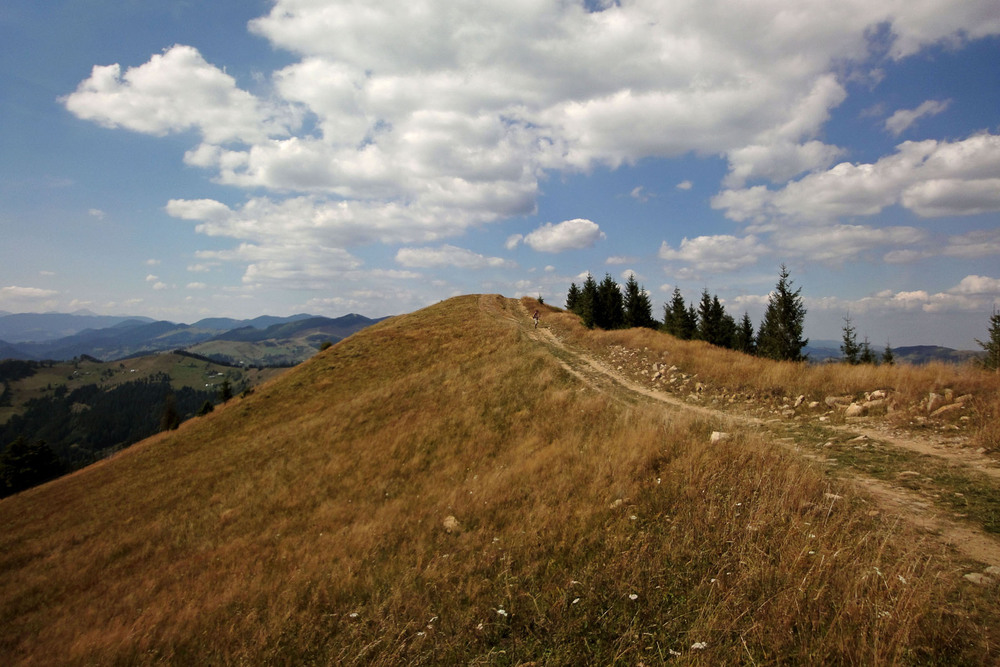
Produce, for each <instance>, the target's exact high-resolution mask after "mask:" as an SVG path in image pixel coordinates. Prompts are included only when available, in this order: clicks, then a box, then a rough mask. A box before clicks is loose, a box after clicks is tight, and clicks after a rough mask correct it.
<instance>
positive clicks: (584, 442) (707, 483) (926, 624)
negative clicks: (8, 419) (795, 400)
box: [0, 295, 997, 665]
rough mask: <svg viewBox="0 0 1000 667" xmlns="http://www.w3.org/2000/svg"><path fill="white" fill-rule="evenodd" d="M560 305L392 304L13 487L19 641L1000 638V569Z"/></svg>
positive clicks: (166, 647) (974, 645)
mask: <svg viewBox="0 0 1000 667" xmlns="http://www.w3.org/2000/svg"><path fill="white" fill-rule="evenodd" d="M530 306H531V308H532V309H533V308H534V307H535V303H534V302H531V303H530ZM541 310H542V311H543V317H542V323H541V326H540V328H539V329H538V330H535V329H534V328H533V327H532V325H531V323H530V319H529V318H528V312H529V311H528V310H527V309H526V308H525V305H524V304H523V303H522V302H520V301H517V300H513V299H506V298H503V297H500V296H497V295H470V296H464V297H457V298H454V299H450V300H448V301H445V302H442V303H439V304H436V305H434V306H431V307H429V308H426V309H424V310H421V311H418V312H416V313H413V314H410V315H406V316H399V317H395V318H390V319H387V320H385V321H382V322H379V323H377V324H375V325H372V326H371V327H368V328H366V329H364V330H363V331H361V332H359V333H357V334H354V335H352V336H350V337H348V338H346V339H344V340H343V341H341V342H339V343H337V344H335V345H334V346H332V347H331V348H329V349H327V350H325V351H323V352H321V353H319V354H317V355H315V356H314V357H313V358H311V359H310V360H308V361H306V362H304V363H303V364H301V365H299V366H297V367H295V368H293V369H290V370H289V371H287V372H286V373H284V374H283V375H282V376H280V377H279V378H277V379H275V380H272V381H270V382H267V383H265V384H263V385H261V386H260V387H258V388H257V389H256V391H255V392H254V393H253V394H251V395H248V396H247V397H245V398H242V399H236V400H233V401H230V402H229V403H228V404H227V405H226V406H224V407H221V408H219V409H217V410H216V411H215V412H213V413H211V414H209V415H207V416H205V417H200V418H197V419H194V420H191V421H189V422H186V423H184V424H182V425H181V427H180V428H179V429H178V430H177V431H173V432H168V433H163V434H160V435H158V436H155V437H153V438H150V439H148V440H146V441H143V442H141V443H139V444H137V445H134V446H133V447H132V448H130V449H128V450H125V451H123V452H121V453H119V454H118V455H116V456H114V457H112V458H110V459H108V460H105V461H102V462H100V463H98V464H95V465H94V466H91V467H89V468H86V469H84V470H81V471H79V472H77V473H75V474H73V475H71V476H69V477H67V478H62V479H60V480H56V481H55V482H53V483H50V484H47V485H44V486H42V487H38V488H36V489H32V490H29V491H26V492H24V493H21V494H19V495H17V496H13V497H11V498H7V499H4V500H2V501H0V519H2V521H3V524H4V525H5V527H6V528H7V529H6V530H5V531H4V533H3V534H2V535H0V623H2V624H3V625H4V627H5V628H6V630H5V633H4V635H3V637H0V659H2V661H3V662H4V663H5V664H26V663H29V662H30V663H36V664H42V663H68V664H85V663H93V662H98V663H109V662H129V663H139V664H146V663H159V662H168V663H192V662H201V663H205V662H211V663H237V662H249V663H273V662H279V663H289V662H298V663H302V662H320V663H327V664H332V663H351V662H355V663H367V664H385V665H388V664H442V663H470V662H479V663H483V664H517V663H519V662H525V661H532V660H534V661H542V662H547V663H550V664H585V663H590V664H608V663H612V662H615V661H626V662H629V663H636V662H639V661H645V662H647V663H650V662H657V661H665V660H669V659H671V658H673V657H679V658H681V659H682V660H688V661H691V662H699V661H705V662H708V663H722V662H736V661H743V660H746V661H748V662H749V661H753V662H757V663H762V662H800V663H801V662H830V661H833V662H852V663H872V662H894V663H903V664H905V663H908V662H913V663H916V662H928V661H930V662H940V663H942V664H944V663H947V662H949V661H954V660H959V661H962V660H964V661H967V662H983V661H989V659H990V658H991V657H995V656H994V655H993V654H992V653H991V651H995V649H994V648H992V647H993V646H996V639H995V637H994V636H993V635H995V633H996V627H997V626H996V624H993V625H991V623H992V621H993V620H994V619H995V618H996V616H995V615H992V614H995V609H994V608H993V607H991V606H990V603H988V602H987V598H986V597H983V595H984V593H983V591H985V590H986V589H981V588H977V587H971V586H972V585H971V584H969V583H968V582H967V581H964V580H963V579H962V578H961V576H958V577H956V576H955V571H956V569H957V566H956V562H957V561H956V560H954V558H955V557H954V556H952V555H949V554H947V553H944V552H942V551H941V548H940V545H939V544H938V543H937V542H934V538H933V537H928V536H925V535H922V534H921V533H920V531H919V530H918V529H916V528H909V527H907V526H906V525H905V524H900V523H899V520H898V517H895V516H892V515H890V514H888V513H887V512H885V511H883V510H879V511H875V512H874V513H872V507H873V505H872V504H871V498H870V496H868V495H866V494H865V492H864V491H860V490H858V489H857V488H856V487H855V486H853V485H852V484H850V483H849V482H847V481H844V480H841V479H840V478H838V477H837V476H830V475H829V474H828V472H827V470H826V468H823V467H817V466H815V465H813V464H812V463H810V462H808V461H806V460H804V459H803V458H802V457H801V456H800V455H799V454H797V453H795V452H794V451H791V449H790V448H788V447H785V446H783V445H776V444H775V443H774V442H773V438H774V434H773V433H770V432H768V431H766V430H760V429H759V428H756V427H753V428H751V427H748V426H746V425H741V422H739V421H734V420H733V419H732V418H729V417H726V416H725V415H721V414H717V413H716V412H714V411H712V410H709V409H707V406H702V407H704V408H706V409H704V410H701V411H696V410H688V409H686V408H684V406H683V405H672V404H668V403H664V402H662V401H653V400H649V399H648V397H646V396H645V395H644V394H642V393H639V392H636V391H633V390H632V389H630V388H629V387H628V386H627V385H625V384H623V383H621V382H620V381H619V380H617V379H616V377H615V376H614V373H610V374H609V373H605V372H603V371H602V372H596V371H594V370H593V368H594V366H593V365H592V364H591V363H590V362H591V361H594V355H595V354H596V352H594V351H595V350H602V349H608V348H609V346H612V345H628V346H629V347H630V349H637V350H639V351H642V350H643V348H644V347H646V348H648V353H649V354H656V355H662V354H664V353H666V358H669V360H670V361H671V363H672V364H677V365H680V366H686V365H687V364H688V363H692V364H693V363H694V362H688V356H687V355H688V354H689V352H688V351H689V350H690V351H691V354H695V351H697V352H696V353H697V354H700V355H702V357H703V360H702V363H706V361H705V359H704V358H705V357H707V356H710V355H711V354H712V353H711V352H710V351H706V349H705V348H703V347H700V346H698V345H695V344H689V345H686V346H680V347H677V348H671V349H670V350H666V349H664V350H662V351H661V350H658V349H656V348H655V347H651V346H655V345H660V343H659V342H653V340H654V339H652V338H643V337H645V336H657V335H659V336H662V334H656V333H655V332H648V333H646V332H641V333H640V334H635V335H639V336H640V338H637V339H635V340H633V339H630V338H628V336H630V335H633V334H629V333H628V332H588V331H586V330H583V329H582V327H580V325H579V323H578V321H577V320H576V319H575V318H574V317H573V316H570V315H567V314H565V313H561V312H559V311H558V310H556V309H550V308H546V307H542V308H541ZM657 340H665V339H657ZM636 341H638V342H639V344H638V345H635V344H633V343H635V342H636ZM671 344H672V343H671ZM719 358H720V359H723V360H724V362H723V363H726V364H727V365H728V366H730V367H735V366H738V364H735V363H734V362H733V360H734V359H736V357H732V356H729V355H723V356H722V357H719ZM660 361H662V359H657V362H658V363H659V362H660ZM595 363H596V362H595ZM746 363H748V364H750V363H753V364H756V365H755V366H754V368H755V369H764V368H767V369H784V368H785V366H781V365H779V364H774V362H763V361H760V360H752V361H747V362H746ZM789 368H790V367H789ZM685 370H687V372H688V374H689V375H693V374H695V373H698V372H699V371H698V370H696V369H694V368H691V367H688V368H686V369H685ZM700 372H701V373H702V375H703V376H707V374H708V372H707V371H706V370H701V371H700ZM773 372H774V373H776V375H775V376H774V377H775V381H776V382H781V380H780V377H781V375H780V373H783V372H784V371H783V370H775V371H773ZM789 372H790V371H789ZM814 372H817V373H824V372H825V373H831V372H833V371H830V370H826V369H822V368H819V369H814ZM851 372H853V371H851ZM880 372H888V371H887V370H886V369H883V370H882V371H880ZM756 373H757V375H760V374H761V372H760V370H757V371H756ZM686 379H691V378H686ZM704 379H706V380H707V377H706V378H704ZM870 381H871V378H870V377H869V378H868V379H866V380H858V382H870ZM694 382H695V381H694V380H692V381H691V382H690V383H689V385H687V386H689V387H690V389H691V390H692V391H693V390H694ZM851 382H854V380H850V379H849V380H848V381H847V382H846V384H841V385H840V386H838V389H840V390H844V389H845V387H846V386H849V385H850V383H851ZM789 389H793V390H795V389H797V387H789ZM650 391H652V390H650ZM701 393H702V394H704V392H701ZM713 432H725V433H727V434H728V435H727V437H726V438H725V439H724V440H722V443H723V444H721V445H719V444H718V443H716V444H715V445H710V437H709V436H710V435H711V434H712V433H713ZM67 507H71V508H73V511H72V512H66V511H65V508H67ZM959 571H961V570H959ZM876 572H877V573H878V574H877V575H876V574H875V573H876ZM983 576H987V575H983ZM987 578H988V577H987ZM990 628H992V629H990ZM991 642H992V643H991Z"/></svg>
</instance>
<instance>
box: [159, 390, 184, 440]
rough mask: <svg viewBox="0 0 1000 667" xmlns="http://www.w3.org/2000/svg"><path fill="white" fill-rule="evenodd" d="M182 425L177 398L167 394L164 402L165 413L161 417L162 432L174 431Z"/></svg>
mask: <svg viewBox="0 0 1000 667" xmlns="http://www.w3.org/2000/svg"><path fill="white" fill-rule="evenodd" d="M180 425H181V413H180V412H179V411H178V410H177V397H176V396H174V395H173V393H169V394H167V397H166V398H165V399H164V401H163V413H162V415H161V417H160V430H161V431H173V430H174V429H176V428H177V427H178V426H180Z"/></svg>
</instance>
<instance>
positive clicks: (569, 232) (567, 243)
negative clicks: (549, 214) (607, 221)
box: [524, 218, 604, 252]
mask: <svg viewBox="0 0 1000 667" xmlns="http://www.w3.org/2000/svg"><path fill="white" fill-rule="evenodd" d="M602 238H604V232H602V231H601V228H600V227H599V226H598V224H597V223H596V222H593V221H591V220H586V219H583V218H576V219H575V220H565V221H563V222H560V223H558V224H553V223H551V222H546V223H545V224H544V225H542V226H541V227H539V228H538V229H536V230H535V231H533V232H531V233H530V234H528V235H527V236H525V237H524V242H525V243H526V244H527V245H528V246H530V247H531V249H532V250H537V251H538V252H563V251H565V250H580V249H581V248H589V247H590V246H592V245H594V243H596V242H597V241H598V239H602Z"/></svg>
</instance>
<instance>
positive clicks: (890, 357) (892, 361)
mask: <svg viewBox="0 0 1000 667" xmlns="http://www.w3.org/2000/svg"><path fill="white" fill-rule="evenodd" d="M882 363H883V364H885V365H886V366H895V365H896V355H895V354H893V352H892V348H891V347H889V341H886V342H885V349H884V350H882Z"/></svg>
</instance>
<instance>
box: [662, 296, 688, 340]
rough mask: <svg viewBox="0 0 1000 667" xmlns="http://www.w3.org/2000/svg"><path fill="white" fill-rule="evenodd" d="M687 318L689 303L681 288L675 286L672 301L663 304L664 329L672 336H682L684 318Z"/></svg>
mask: <svg viewBox="0 0 1000 667" xmlns="http://www.w3.org/2000/svg"><path fill="white" fill-rule="evenodd" d="M686 319H687V305H686V304H685V303H684V297H683V296H682V295H681V289H680V288H679V287H674V293H673V296H672V297H671V298H670V303H665V304H663V330H664V331H666V332H667V333H668V334H670V335H671V336H674V337H676V338H681V337H682V336H681V330H682V329H683V328H684V320H686Z"/></svg>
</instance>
